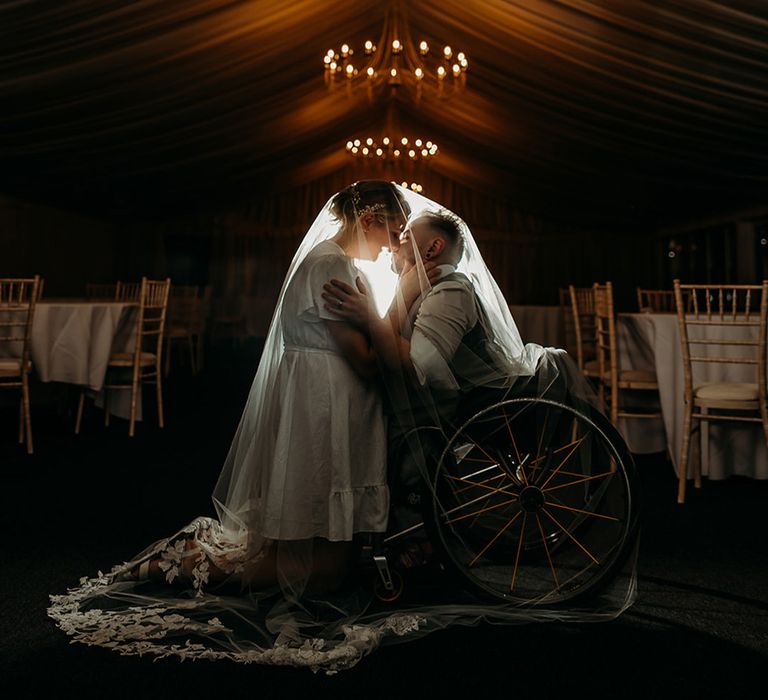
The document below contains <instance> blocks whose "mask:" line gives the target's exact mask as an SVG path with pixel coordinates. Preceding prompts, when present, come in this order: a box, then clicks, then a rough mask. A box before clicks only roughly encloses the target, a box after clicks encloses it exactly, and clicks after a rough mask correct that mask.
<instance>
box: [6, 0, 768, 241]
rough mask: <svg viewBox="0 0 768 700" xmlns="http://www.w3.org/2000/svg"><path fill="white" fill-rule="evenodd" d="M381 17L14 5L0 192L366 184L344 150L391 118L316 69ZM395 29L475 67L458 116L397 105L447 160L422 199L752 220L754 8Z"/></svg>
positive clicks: (128, 194) (759, 31) (484, 18)
mask: <svg viewBox="0 0 768 700" xmlns="http://www.w3.org/2000/svg"><path fill="white" fill-rule="evenodd" d="M385 6H386V3H382V2H370V1H365V0H361V1H357V2H316V1H309V0H294V1H293V2H285V1H284V0H252V1H237V2H236V1H227V0H185V1H184V2H170V1H169V0H157V1H144V2H117V1H114V0H69V1H68V2H62V3H47V2H36V1H33V0H27V1H23V2H22V1H20V2H11V3H6V4H4V5H2V6H0V52H1V53H0V94H2V96H3V103H4V106H3V109H2V112H0V125H1V127H2V128H1V130H0V158H1V161H0V162H1V164H2V168H0V170H1V172H0V191H6V192H10V193H13V194H18V195H25V196H33V197H37V198H43V199H47V200H49V201H51V202H56V203H64V202H66V203H69V204H71V205H72V206H75V207H80V208H89V207H92V208H94V209H97V208H98V207H103V208H105V209H112V210H115V209H117V210H120V211H127V210H130V211H134V210H140V209H142V208H147V207H148V208H150V209H151V208H153V207H154V208H157V207H160V208H162V207H174V206H186V207H190V206H195V205H197V204H199V203H200V202H201V201H204V200H211V201H212V200H214V199H216V198H229V197H232V198H235V197H242V196H245V197H253V196H256V194H258V195H261V194H263V193H265V192H274V193H284V192H287V191H292V190H296V189H298V188H303V189H301V190H300V191H302V192H305V193H314V194H311V195H310V194H307V195H306V196H307V197H312V198H315V199H324V198H325V197H326V196H328V195H329V194H331V193H332V192H333V191H334V190H335V189H337V188H338V186H341V185H343V184H344V183H345V182H346V181H348V179H349V178H350V177H359V176H365V174H366V173H365V172H359V171H356V170H354V168H353V167H352V166H350V158H349V156H347V155H346V154H345V153H344V151H343V144H344V142H345V141H346V140H347V138H349V137H350V136H353V135H356V134H360V133H367V132H370V131H371V130H372V129H374V128H376V127H377V126H382V125H383V121H384V116H385V112H386V103H385V102H384V101H381V100H379V101H376V102H373V103H371V102H369V101H368V99H367V98H366V97H365V95H360V96H358V97H351V98H350V97H347V96H346V95H345V94H344V92H343V91H337V92H335V93H331V92H329V91H328V90H327V88H326V86H325V84H324V81H323V75H322V73H323V71H322V56H323V54H324V53H325V51H326V50H327V49H328V48H330V47H338V46H340V45H341V44H342V43H343V42H345V41H347V42H349V43H351V44H353V45H357V46H359V45H361V44H362V42H363V41H364V40H365V39H367V38H372V39H374V40H376V39H378V37H379V35H380V32H381V24H382V20H383V16H384V10H385ZM407 13H408V21H409V25H410V29H411V34H412V36H413V38H414V39H415V40H416V41H418V40H420V39H421V38H426V39H427V40H428V41H430V43H431V44H432V45H434V46H437V45H439V44H441V43H451V44H452V45H453V46H455V47H457V48H459V49H461V50H464V51H466V52H467V54H468V56H469V58H470V72H469V74H468V89H467V91H466V92H465V93H464V94H462V95H461V96H459V97H458V98H456V99H452V100H439V99H436V98H433V99H430V98H429V97H428V96H425V97H424V98H423V99H422V100H421V102H420V104H419V105H418V106H417V105H415V104H414V103H413V101H412V100H410V99H409V97H408V95H407V94H399V95H398V96H397V97H396V99H397V101H398V105H399V111H400V119H401V123H402V124H403V127H404V128H406V127H407V129H408V131H409V132H410V133H413V134H415V133H417V132H418V133H420V134H423V135H424V136H425V137H427V138H432V139H433V140H435V141H437V142H438V143H439V144H440V148H441V153H440V155H439V157H438V158H436V159H435V161H434V165H433V166H432V170H431V172H430V173H429V174H428V175H425V178H426V180H427V181H428V182H429V183H431V184H432V187H433V190H432V191H430V190H429V188H428V187H427V189H425V194H427V195H429V196H432V197H434V198H436V199H440V198H441V195H442V196H444V197H445V198H446V199H449V200H451V201H454V200H455V199H456V198H457V197H460V196H465V197H466V196H470V197H471V196H472V193H476V194H477V195H478V196H479V195H481V194H482V195H483V196H487V197H489V198H492V199H493V200H494V201H503V202H506V203H508V204H509V205H510V206H511V207H514V208H515V209H517V210H519V211H523V212H534V213H536V214H537V215H540V216H543V217H545V218H548V219H550V220H555V221H562V222H570V223H571V224H574V225H583V226H586V227H589V226H601V225H602V226H605V227H610V226H631V225H633V224H640V225H647V224H648V223H651V222H653V223H658V224H661V223H664V222H665V221H667V220H671V219H674V218H676V217H677V218H680V217H686V216H695V215H696V216H698V215H703V214H706V213H709V212H716V211H726V210H732V209H735V208H738V207H748V206H753V205H757V204H762V203H764V201H765V185H766V180H767V179H768V177H767V175H766V167H765V166H766V157H767V156H768V118H767V117H768V109H766V105H767V104H768V102H767V100H766V95H768V85H767V84H766V75H767V74H768V72H767V69H768V45H767V43H766V38H767V37H768V5H766V4H765V3H764V2H762V1H757V2H749V1H747V0H729V1H728V2H722V3H718V2H705V1H693V0H653V1H651V2H634V1H622V0H615V1H613V2H589V1H586V0H562V1H561V2H548V1H543V0H524V1H523V0H519V1H505V2H502V1H501V0H483V1H482V2H481V1H479V0H420V1H419V2H414V3H410V4H407ZM313 183H315V189H314V190H313V189H312V187H313ZM317 183H321V185H320V187H319V188H318V187H317V186H316V185H317ZM460 193H464V194H463V195H460ZM466 193H470V195H467V194H466ZM449 195H450V196H449ZM316 204H317V202H315V201H312V202H311V205H312V207H315V206H316Z"/></svg>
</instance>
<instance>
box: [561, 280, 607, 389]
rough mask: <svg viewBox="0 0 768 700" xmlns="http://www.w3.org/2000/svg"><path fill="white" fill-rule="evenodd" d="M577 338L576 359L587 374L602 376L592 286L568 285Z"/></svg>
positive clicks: (595, 376) (588, 375)
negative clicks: (598, 357)
mask: <svg viewBox="0 0 768 700" xmlns="http://www.w3.org/2000/svg"><path fill="white" fill-rule="evenodd" d="M568 295H569V297H570V301H571V314H572V318H573V321H572V323H573V329H574V335H575V340H576V361H577V362H578V365H579V369H580V370H581V371H582V372H583V373H584V374H585V375H586V376H587V377H593V378H595V379H599V378H600V367H599V364H598V361H597V347H596V341H597V336H596V332H595V299H594V290H593V289H592V287H574V286H573V285H572V284H571V285H569V286H568Z"/></svg>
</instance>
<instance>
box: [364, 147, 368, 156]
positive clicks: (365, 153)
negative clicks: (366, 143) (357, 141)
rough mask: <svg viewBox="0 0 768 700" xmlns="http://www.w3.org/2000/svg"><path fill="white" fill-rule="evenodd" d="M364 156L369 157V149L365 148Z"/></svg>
mask: <svg viewBox="0 0 768 700" xmlns="http://www.w3.org/2000/svg"><path fill="white" fill-rule="evenodd" d="M363 155H364V156H367V155H368V149H367V148H363Z"/></svg>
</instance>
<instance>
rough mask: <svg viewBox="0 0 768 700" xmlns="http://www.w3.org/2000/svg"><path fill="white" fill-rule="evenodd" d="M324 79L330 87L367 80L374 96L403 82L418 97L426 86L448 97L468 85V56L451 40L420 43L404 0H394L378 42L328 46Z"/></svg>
mask: <svg viewBox="0 0 768 700" xmlns="http://www.w3.org/2000/svg"><path fill="white" fill-rule="evenodd" d="M323 66H324V72H325V82H326V85H328V87H329V88H330V89H332V90H333V89H337V88H341V87H342V86H345V87H346V89H347V90H348V91H349V92H352V90H353V89H356V88H358V87H363V86H365V87H366V88H367V90H368V96H369V98H370V99H373V95H374V93H375V92H379V91H380V90H382V89H386V88H387V87H389V88H390V89H391V91H392V92H393V93H396V92H397V90H398V89H400V88H401V87H403V88H405V89H407V90H408V91H410V92H411V93H413V96H414V97H415V98H416V99H417V100H418V99H419V98H420V97H421V94H422V91H423V90H424V89H427V90H430V91H431V92H432V93H433V94H435V95H437V96H438V97H447V96H449V95H452V94H455V93H456V92H459V91H461V90H463V89H464V87H465V86H466V83H467V70H468V68H469V59H468V58H467V55H466V54H465V53H464V52H463V51H455V50H454V49H453V48H452V47H451V46H449V45H443V46H442V47H441V48H439V49H435V48H434V47H432V46H430V45H429V43H428V42H427V41H425V40H422V41H420V42H419V44H418V47H417V46H416V44H415V43H414V42H413V41H412V39H411V33H410V30H409V28H408V23H407V22H406V20H405V11H404V5H403V3H402V0H398V1H397V2H394V3H392V4H391V5H390V7H389V8H388V9H387V14H386V16H385V18H384V27H383V29H382V33H381V37H380V38H379V41H378V42H374V41H372V40H370V39H368V40H367V41H366V42H365V44H364V45H363V48H362V50H361V51H357V52H356V51H355V49H353V48H352V47H351V46H350V45H349V44H343V45H342V46H341V47H340V48H339V49H338V50H337V49H328V51H327V53H326V54H325V56H324V57H323Z"/></svg>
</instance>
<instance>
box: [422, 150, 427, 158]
mask: <svg viewBox="0 0 768 700" xmlns="http://www.w3.org/2000/svg"><path fill="white" fill-rule="evenodd" d="M421 155H422V156H424V157H425V158H426V157H427V156H428V155H429V151H428V150H427V149H426V148H422V149H421Z"/></svg>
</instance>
